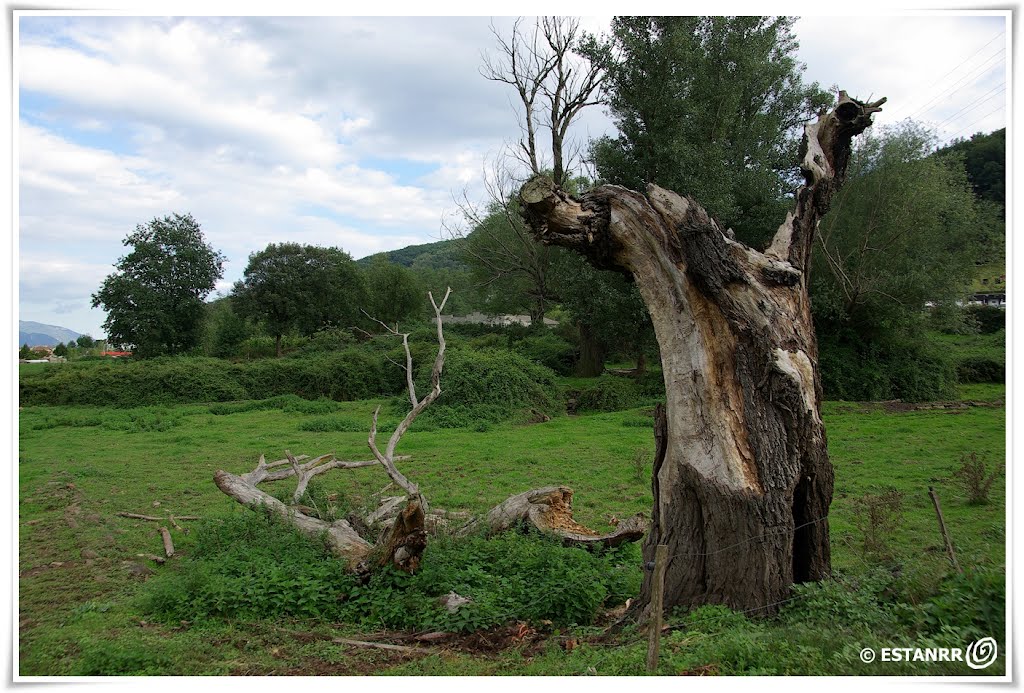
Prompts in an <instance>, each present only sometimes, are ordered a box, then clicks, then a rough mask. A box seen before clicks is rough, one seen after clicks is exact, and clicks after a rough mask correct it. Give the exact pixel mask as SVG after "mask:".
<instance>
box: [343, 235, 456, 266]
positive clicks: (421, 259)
mask: <svg viewBox="0 0 1024 693" xmlns="http://www.w3.org/2000/svg"><path fill="white" fill-rule="evenodd" d="M457 243H458V241H457V240H448V241H437V242H435V243H423V244H421V245H409V246H406V247H404V248H399V249H398V250H389V251H387V252H385V253H378V254H381V255H385V256H386V257H387V259H388V260H390V261H391V262H394V263H395V264H397V265H402V266H403V267H412V266H413V264H415V265H416V267H419V268H424V269H465V263H463V262H462V259H461V258H460V257H459V251H458V247H457ZM374 257H375V256H374V255H368V256H366V257H364V258H361V259H359V260H357V261H356V262H357V264H359V265H360V266H362V267H369V266H370V263H371V262H373V258H374Z"/></svg>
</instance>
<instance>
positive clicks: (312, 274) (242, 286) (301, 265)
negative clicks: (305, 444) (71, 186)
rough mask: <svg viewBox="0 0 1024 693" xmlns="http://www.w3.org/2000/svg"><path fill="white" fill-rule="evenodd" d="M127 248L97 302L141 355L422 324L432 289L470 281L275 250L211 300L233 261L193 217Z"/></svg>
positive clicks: (158, 224)
mask: <svg viewBox="0 0 1024 693" xmlns="http://www.w3.org/2000/svg"><path fill="white" fill-rule="evenodd" d="M124 244H125V246H128V247H130V248H131V252H129V253H128V254H127V255H125V256H124V257H122V258H120V260H119V261H118V263H117V271H116V272H115V273H113V274H111V275H110V276H108V277H107V278H106V279H105V280H104V282H103V284H102V286H101V287H100V289H99V291H98V292H97V293H96V294H94V295H93V306H94V307H102V308H103V309H104V310H105V311H106V313H107V319H106V321H105V322H104V328H105V329H106V331H107V336H108V340H109V341H110V343H112V344H119V345H123V346H126V347H130V348H131V349H132V351H133V352H134V353H135V355H136V356H138V357H140V358H147V357H152V356H158V355H169V354H182V353H189V352H194V351H195V350H197V349H198V348H199V347H200V344H202V343H203V342H205V343H206V344H207V347H208V351H209V352H210V353H211V354H212V355H216V356H232V355H234V349H235V348H236V347H237V346H238V344H239V343H240V342H242V341H243V340H244V339H246V338H247V337H250V336H253V335H254V334H266V335H269V336H270V337H273V338H274V341H275V351H276V353H277V355H278V356H280V355H281V354H282V341H283V338H284V337H285V336H286V335H292V334H295V335H300V336H303V337H310V336H312V335H314V334H316V333H317V332H320V331H322V330H326V329H330V328H334V327H340V328H362V329H369V328H371V327H372V324H373V323H372V322H371V321H370V320H369V317H368V316H373V317H374V318H376V319H379V320H383V321H384V322H386V323H388V324H395V323H398V322H401V321H405V320H409V319H415V318H417V317H419V315H420V314H421V313H423V311H424V304H423V300H422V299H423V296H424V295H425V294H426V292H427V291H429V290H433V291H435V292H436V291H438V290H443V289H444V288H445V287H446V286H447V285H449V284H452V283H456V284H458V283H461V284H465V282H466V278H465V276H468V273H467V272H459V271H457V270H455V271H453V270H448V269H435V270H433V271H431V272H422V273H421V272H414V271H412V270H410V269H407V268H405V267H402V266H400V265H398V264H395V263H392V262H389V261H388V260H387V259H386V258H385V257H384V256H383V255H379V256H375V257H374V258H372V260H371V262H370V263H369V265H368V266H367V267H365V268H364V267H361V266H359V265H358V264H357V263H356V262H355V261H353V259H352V257H351V256H350V255H349V254H348V253H346V252H345V251H343V250H341V249H339V248H323V247H318V246H312V245H300V244H298V243H271V244H270V245H268V246H267V247H266V248H264V249H263V250H261V251H259V252H256V253H253V254H252V255H250V256H249V261H248V264H247V266H246V268H245V272H244V275H243V278H242V279H241V280H240V281H238V282H236V283H235V285H234V287H233V289H232V291H231V293H230V295H229V296H228V297H226V298H223V299H219V300H216V301H213V302H212V303H207V302H206V299H207V298H208V297H209V295H210V294H211V293H212V292H213V290H214V288H215V286H216V284H217V281H218V280H219V279H221V277H222V276H223V262H224V257H223V255H222V254H221V253H220V252H219V251H217V250H215V249H214V248H213V247H212V246H211V245H210V244H209V243H207V242H206V240H205V238H204V236H203V233H202V230H201V229H200V226H199V223H198V222H197V221H196V220H195V218H193V217H192V216H191V215H188V214H184V215H181V214H174V215H171V216H167V217H164V218H162V219H153V220H152V221H150V222H149V223H148V224H146V225H140V226H138V227H137V228H136V229H135V231H134V232H133V233H132V234H130V235H129V236H128V237H127V238H125V240H124ZM464 275H465V276H464ZM451 280H456V281H451ZM464 302H465V299H464Z"/></svg>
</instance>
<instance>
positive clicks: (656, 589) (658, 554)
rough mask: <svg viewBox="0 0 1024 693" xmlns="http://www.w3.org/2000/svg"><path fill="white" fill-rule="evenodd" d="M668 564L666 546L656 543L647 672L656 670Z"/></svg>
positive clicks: (651, 672)
mask: <svg viewBox="0 0 1024 693" xmlns="http://www.w3.org/2000/svg"><path fill="white" fill-rule="evenodd" d="M667 566H668V546H666V545H665V544H658V545H657V546H656V547H655V549H654V575H653V576H652V578H651V579H652V580H653V582H651V623H650V626H651V631H650V635H649V638H648V641H647V672H648V673H650V674H653V673H654V672H656V671H657V670H658V651H659V650H660V649H661V617H662V613H663V612H664V609H665V568H666V567H667Z"/></svg>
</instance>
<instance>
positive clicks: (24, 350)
mask: <svg viewBox="0 0 1024 693" xmlns="http://www.w3.org/2000/svg"><path fill="white" fill-rule="evenodd" d="M18 358H19V359H26V360H27V359H34V358H35V353H33V351H32V350H31V349H29V348H28V344H22V345H21V350H20V351H19V352H18Z"/></svg>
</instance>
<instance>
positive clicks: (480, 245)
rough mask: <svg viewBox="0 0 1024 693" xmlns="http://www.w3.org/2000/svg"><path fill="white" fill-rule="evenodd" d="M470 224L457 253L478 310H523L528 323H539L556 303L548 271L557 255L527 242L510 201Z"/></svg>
mask: <svg viewBox="0 0 1024 693" xmlns="http://www.w3.org/2000/svg"><path fill="white" fill-rule="evenodd" d="M473 221H474V222H475V225H474V228H473V230H472V231H471V232H470V234H469V235H468V236H467V237H466V238H465V239H464V240H463V244H462V249H463V253H464V257H465V259H466V262H467V264H469V266H470V268H471V272H472V277H473V280H474V282H475V283H476V284H477V286H478V287H479V289H478V290H479V292H480V296H481V302H482V304H483V307H484V309H485V310H486V311H487V312H490V313H517V312H519V311H521V310H526V311H527V312H529V314H530V318H531V321H532V322H538V323H540V322H542V321H543V319H544V314H545V313H546V312H547V310H548V309H549V308H550V307H551V305H552V304H553V303H554V302H555V301H556V300H557V299H558V296H557V294H556V291H555V285H554V277H553V276H552V272H553V265H554V261H555V257H556V256H557V255H559V254H560V253H562V251H561V250H560V249H558V248H553V247H551V246H546V245H542V244H540V243H538V242H537V241H536V240H534V239H533V237H532V236H531V235H530V232H529V230H528V229H527V227H526V224H525V222H524V221H523V219H522V216H521V215H520V214H519V208H518V204H517V203H515V202H514V201H511V200H508V201H502V202H492V203H491V205H490V206H489V208H488V213H487V214H486V216H484V217H482V218H479V219H474V220H473Z"/></svg>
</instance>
